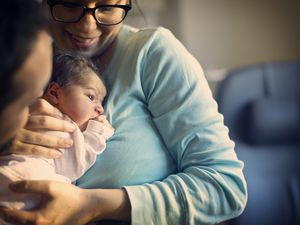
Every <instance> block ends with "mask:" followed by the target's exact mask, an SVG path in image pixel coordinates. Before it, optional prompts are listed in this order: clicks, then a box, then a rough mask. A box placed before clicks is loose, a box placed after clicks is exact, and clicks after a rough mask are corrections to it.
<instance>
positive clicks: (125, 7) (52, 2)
mask: <svg viewBox="0 0 300 225" xmlns="http://www.w3.org/2000/svg"><path fill="white" fill-rule="evenodd" d="M47 4H48V5H49V6H50V11H51V15H52V18H53V19H54V20H55V21H58V22H62V23H77V22H78V21H80V20H81V19H82V18H83V17H84V16H85V15H86V13H87V12H88V11H89V12H92V15H93V17H94V19H95V20H96V21H97V23H98V24H100V25H103V26H114V25H117V24H119V23H122V22H123V20H124V19H125V18H126V16H127V14H128V12H129V10H131V8H132V7H131V0H129V4H126V5H99V6H96V7H94V8H88V7H86V6H83V5H80V4H77V3H69V2H65V1H56V0H47ZM58 4H62V5H64V4H71V5H74V6H78V7H80V8H82V10H83V13H82V15H81V16H80V17H79V18H78V19H77V20H74V21H71V22H67V21H63V20H59V19H56V18H55V17H54V15H53V7H54V6H55V5H58ZM105 7H113V8H121V9H123V10H124V11H125V14H124V17H123V19H122V20H121V21H120V22H118V23H113V24H105V23H101V22H99V21H98V20H97V18H96V10H97V9H99V8H105Z"/></svg>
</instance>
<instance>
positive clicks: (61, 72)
mask: <svg viewBox="0 0 300 225" xmlns="http://www.w3.org/2000/svg"><path fill="white" fill-rule="evenodd" d="M52 68H53V72H52V77H51V81H52V82H56V83H58V85H59V86H61V87H64V86H67V85H70V84H74V83H77V84H78V82H80V81H81V80H83V79H84V78H85V77H86V74H87V73H89V72H90V71H93V72H95V74H97V75H98V77H99V78H100V79H101V76H100V74H99V71H98V69H97V67H96V66H95V65H94V63H93V62H92V61H91V60H90V59H88V58H86V57H84V56H83V55H81V54H80V53H75V52H71V51H60V52H57V53H55V54H54V57H53V67H52Z"/></svg>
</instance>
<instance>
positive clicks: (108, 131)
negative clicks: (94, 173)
mask: <svg viewBox="0 0 300 225" xmlns="http://www.w3.org/2000/svg"><path fill="white" fill-rule="evenodd" d="M113 134H114V130H113V129H112V128H110V127H107V126H105V125H103V124H102V123H100V122H98V121H95V120H90V121H89V122H88V125H87V128H86V129H85V131H84V132H83V137H84V148H85V151H84V155H82V156H81V157H80V159H81V162H80V168H81V175H83V174H84V173H85V172H86V171H87V170H88V169H89V168H90V167H91V166H92V165H93V164H94V163H95V161H96V158H97V155H99V154H101V153H102V152H103V151H104V150H105V147H106V141H107V140H108V139H109V138H110V137H111V136H112V135H113ZM81 175H80V176H81Z"/></svg>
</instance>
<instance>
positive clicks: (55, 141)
mask: <svg viewBox="0 0 300 225" xmlns="http://www.w3.org/2000/svg"><path fill="white" fill-rule="evenodd" d="M41 129H43V130H55V131H63V132H72V131H74V129H75V127H74V125H73V124H72V123H69V122H67V121H65V120H62V113H61V112H60V111H59V110H58V109H57V108H55V107H54V106H52V105H51V104H50V103H48V102H47V101H46V100H44V99H38V100H37V101H36V102H35V103H34V104H32V106H31V107H30V116H29V119H28V122H27V124H26V127H25V128H24V129H21V130H19V132H18V133H17V135H16V137H15V139H14V141H13V142H12V145H11V148H10V150H9V152H7V154H11V153H15V154H27V155H38V156H42V157H46V158H57V157H60V156H61V152H60V151H59V150H58V149H59V148H69V147H71V146H72V144H73V142H72V140H71V139H64V138H59V137H55V136H51V135H47V134H43V133H39V132H36V130H41Z"/></svg>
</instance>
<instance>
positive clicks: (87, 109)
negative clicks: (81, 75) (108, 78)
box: [58, 71, 106, 130]
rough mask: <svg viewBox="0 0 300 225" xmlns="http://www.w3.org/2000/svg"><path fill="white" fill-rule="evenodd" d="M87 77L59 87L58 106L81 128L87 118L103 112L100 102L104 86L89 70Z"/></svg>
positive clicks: (104, 91)
mask: <svg viewBox="0 0 300 225" xmlns="http://www.w3.org/2000/svg"><path fill="white" fill-rule="evenodd" d="M85 77H86V78H87V79H85V80H84V81H82V82H80V83H78V84H72V85H69V86H66V87H63V88H61V89H60V92H59V99H58V108H59V109H60V110H61V111H62V112H63V113H65V114H66V115H68V116H69V117H70V118H71V119H72V120H73V121H74V122H75V123H76V124H77V125H78V126H79V128H80V129H81V130H84V129H85V127H86V125H87V122H88V120H90V119H93V118H95V117H97V116H99V115H101V114H103V111H104V110H103V107H102V102H103V99H104V97H105V95H106V88H105V86H104V84H103V82H102V81H101V80H100V78H99V77H98V76H97V75H96V74H95V73H94V72H93V71H90V72H89V73H88V74H86V75H85Z"/></svg>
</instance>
